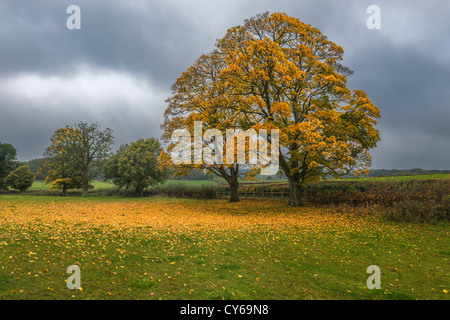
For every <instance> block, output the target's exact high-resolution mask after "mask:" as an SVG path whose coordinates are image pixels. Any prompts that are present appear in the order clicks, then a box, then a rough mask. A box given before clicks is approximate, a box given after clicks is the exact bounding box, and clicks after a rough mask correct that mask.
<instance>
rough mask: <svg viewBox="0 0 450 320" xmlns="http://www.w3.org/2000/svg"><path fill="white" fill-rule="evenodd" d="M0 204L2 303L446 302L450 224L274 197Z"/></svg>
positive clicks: (35, 199)
mask: <svg viewBox="0 0 450 320" xmlns="http://www.w3.org/2000/svg"><path fill="white" fill-rule="evenodd" d="M0 197H1V199H0V200H1V201H0V299H50V300H54V299H55V300H57V299H83V300H84V299H102V300H103V299H177V300H178V299H194V300H195V299H208V300H209V299H269V300H270V299H275V300H291V299H448V297H449V296H448V290H449V272H448V267H449V261H448V258H449V256H450V250H449V245H450V243H449V228H448V223H447V222H445V221H444V222H435V223H407V222H394V221H390V220H387V219H385V218H383V217H382V216H380V215H378V214H376V208H369V207H368V208H356V207H350V206H343V205H341V206H336V207H334V206H325V207H320V206H312V205H307V206H305V207H301V208H292V207H287V206H286V203H285V201H277V200H273V199H272V200H267V199H244V200H242V201H241V202H240V203H228V202H227V201H226V200H225V199H214V200H198V199H175V198H164V197H152V198H142V199H138V198H123V197H122V198H121V197H117V196H109V197H101V196H96V197H86V198H82V197H51V196H46V197H43V196H30V195H27V196H21V195H1V196H0ZM372 209H373V210H372ZM70 265H78V266H79V267H80V270H81V287H82V288H81V289H80V290H69V289H68V288H67V286H66V282H65V281H67V279H68V277H69V274H67V273H66V270H67V267H68V266H70ZM370 265H378V266H379V267H380V269H381V289H380V290H369V289H368V288H367V287H366V280H367V278H368V276H369V275H368V274H367V273H366V269H367V267H368V266H370Z"/></svg>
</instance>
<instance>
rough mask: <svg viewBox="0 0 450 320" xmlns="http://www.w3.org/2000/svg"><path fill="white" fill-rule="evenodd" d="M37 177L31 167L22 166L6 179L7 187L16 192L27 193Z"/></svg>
mask: <svg viewBox="0 0 450 320" xmlns="http://www.w3.org/2000/svg"><path fill="white" fill-rule="evenodd" d="M34 179H35V175H34V173H33V172H31V171H30V167H29V166H20V167H18V168H17V169H15V170H14V171H12V172H11V173H10V174H8V176H6V178H5V185H6V186H7V187H11V188H13V189H16V190H20V191H21V192H22V191H25V190H27V189H28V188H29V187H31V186H32V185H33V182H34Z"/></svg>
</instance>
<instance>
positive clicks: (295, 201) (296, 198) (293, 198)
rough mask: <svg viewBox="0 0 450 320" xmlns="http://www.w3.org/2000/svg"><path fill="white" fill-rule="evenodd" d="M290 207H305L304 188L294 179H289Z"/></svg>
mask: <svg viewBox="0 0 450 320" xmlns="http://www.w3.org/2000/svg"><path fill="white" fill-rule="evenodd" d="M289 187H290V188H289V192H290V193H289V205H290V206H292V207H301V206H303V200H302V197H303V187H302V186H300V185H298V184H297V182H296V181H294V180H293V179H289Z"/></svg>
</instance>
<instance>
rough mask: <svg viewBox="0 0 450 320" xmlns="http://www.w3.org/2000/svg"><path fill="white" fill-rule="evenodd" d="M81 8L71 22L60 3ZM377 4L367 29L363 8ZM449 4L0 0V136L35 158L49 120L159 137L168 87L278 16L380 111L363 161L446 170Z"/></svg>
mask: <svg viewBox="0 0 450 320" xmlns="http://www.w3.org/2000/svg"><path fill="white" fill-rule="evenodd" d="M72 4H77V5H79V6H80V8H81V13H82V15H81V17H82V18H81V27H82V28H81V30H68V29H67V28H66V19H67V17H68V16H69V15H68V14H66V9H67V7H68V6H69V5H72ZM371 4H377V5H379V6H380V8H381V18H382V24H381V30H368V29H367V28H366V19H367V17H368V14H367V13H366V8H367V7H368V6H369V5H371ZM449 9H450V4H447V3H445V2H443V1H427V2H423V1H408V2H406V1H397V2H392V1H374V2H372V1H331V0H329V1H325V0H321V1H294V0H280V1H268V0H267V1H232V0H229V1H206V0H197V1H175V0H168V1H106V0H103V1H76V0H68V1H57V0H53V1H50V0H41V1H2V2H1V3H0V44H1V47H0V111H1V117H0V141H7V142H9V143H12V144H13V145H14V146H16V148H17V149H18V154H19V158H21V159H24V160H26V159H30V158H33V157H38V156H40V155H41V154H42V152H43V150H44V149H45V147H46V146H47V145H48V141H49V137H50V135H51V133H52V132H53V131H54V130H56V129H57V128H59V127H61V126H64V125H67V124H73V123H74V122H77V121H80V120H83V121H89V122H99V123H100V124H101V126H102V127H111V128H112V129H113V130H114V131H115V136H116V144H117V145H118V144H121V143H125V142H130V141H133V140H136V139H137V138H140V137H149V136H155V137H159V136H160V134H161V132H160V129H159V124H160V123H161V122H162V114H163V111H164V109H165V107H166V105H165V102H164V100H165V98H166V97H167V96H169V95H170V87H171V84H172V83H173V82H174V81H175V79H176V78H177V77H178V76H179V75H180V74H181V72H183V71H184V70H185V69H186V68H187V67H189V66H190V65H191V64H192V63H193V62H194V61H195V59H196V58H197V57H198V56H200V55H201V54H202V53H206V52H209V51H211V50H212V49H213V46H214V43H215V40H216V39H218V38H220V37H222V36H223V35H224V34H225V32H226V30H227V29H228V28H229V27H231V26H235V25H237V24H242V23H243V22H244V20H245V19H246V18H250V17H252V16H255V15H256V14H258V13H262V12H265V11H270V12H286V13H287V14H288V15H290V16H294V17H297V18H299V19H300V20H302V21H304V22H307V23H309V24H311V25H313V26H314V27H317V28H319V29H320V30H321V31H322V32H323V33H324V34H326V35H327V36H329V38H330V40H332V41H333V42H335V43H337V44H339V45H341V46H342V47H343V48H344V51H345V53H344V64H345V65H347V66H349V67H350V68H351V69H352V70H353V71H355V74H354V75H353V76H351V77H350V78H349V86H350V88H351V89H362V90H365V91H366V92H367V93H368V96H369V97H370V98H371V99H372V101H373V102H374V103H375V104H376V105H377V106H378V107H379V108H380V110H381V114H382V118H381V119H380V121H379V125H378V128H379V130H380V132H381V134H382V141H381V142H380V143H379V147H377V148H376V149H375V150H373V151H372V154H373V156H374V162H373V164H374V167H378V168H380V167H385V168H408V167H423V168H448V167H449V159H450V139H449V137H450V129H449V128H450V126H448V124H447V123H448V120H449V119H450V89H449V88H450V87H449V83H450V71H449V68H448V65H449V64H450V37H449V35H448V30H450V22H449V20H448V18H447V16H446V12H449Z"/></svg>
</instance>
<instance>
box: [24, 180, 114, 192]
mask: <svg viewBox="0 0 450 320" xmlns="http://www.w3.org/2000/svg"><path fill="white" fill-rule="evenodd" d="M90 184H91V185H92V186H94V190H98V189H111V188H114V187H115V186H114V185H113V184H112V183H107V182H103V181H98V180H94V181H91V182H90ZM28 190H29V191H45V190H50V184H46V183H45V182H44V181H40V180H39V181H35V182H34V183H33V185H32V186H31V187H30V188H29V189H28Z"/></svg>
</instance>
